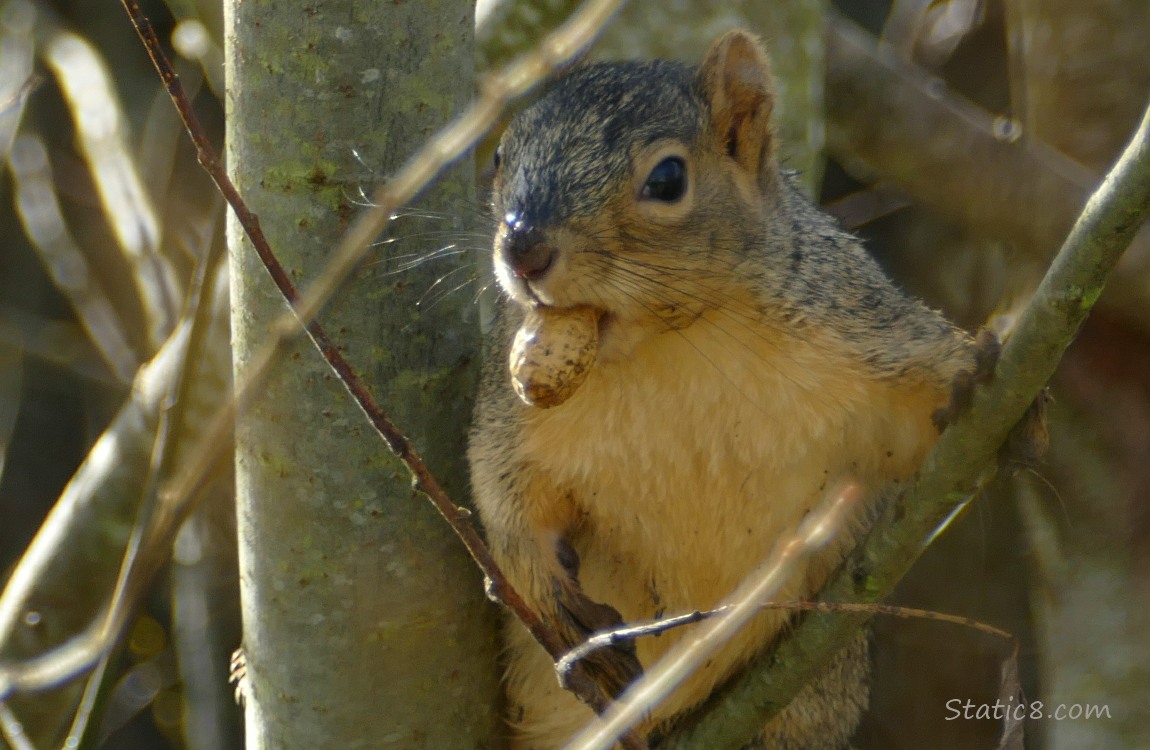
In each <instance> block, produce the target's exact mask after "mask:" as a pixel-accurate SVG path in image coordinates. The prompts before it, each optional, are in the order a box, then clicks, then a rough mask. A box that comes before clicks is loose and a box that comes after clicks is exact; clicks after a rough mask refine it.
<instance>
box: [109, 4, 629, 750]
mask: <svg viewBox="0 0 1150 750" xmlns="http://www.w3.org/2000/svg"><path fill="white" fill-rule="evenodd" d="M122 3H123V6H124V8H125V10H126V11H127V12H128V15H129V16H130V18H131V19H132V24H133V26H134V27H135V29H136V32H137V33H138V34H139V36H140V39H141V41H142V42H143V43H144V46H145V47H146V49H147V51H148V55H149V56H150V57H151V60H152V63H153V65H154V66H155V68H156V70H157V72H158V73H159V75H160V78H161V80H162V81H163V83H164V86H165V87H166V88H167V90H168V93H169V95H170V96H171V97H172V101H173V103H174V104H175V106H176V109H177V111H178V112H179V114H180V118H181V119H182V120H183V122H184V126H185V128H186V129H187V130H188V134H189V135H190V136H191V138H192V141H193V143H194V144H195V146H196V150H197V156H198V159H199V161H200V164H201V165H203V167H204V169H205V170H206V171H207V172H208V174H209V175H210V176H211V178H212V180H213V181H214V182H215V183H216V186H217V187H218V188H219V190H220V192H221V193H222V194H223V196H224V198H225V199H226V200H227V201H228V204H229V205H230V206H231V207H232V210H233V211H235V213H236V216H237V218H238V220H239V222H240V224H241V225H242V226H243V228H244V231H245V233H246V234H247V236H248V239H249V240H250V241H251V243H252V245H253V246H254V248H255V250H256V253H257V255H258V256H259V258H260V260H261V261H262V262H263V264H264V266H265V267H266V268H267V270H268V273H269V274H270V275H271V277H272V280H273V282H274V283H275V284H276V287H277V288H278V289H279V290H280V293H281V294H282V295H283V296H284V298H285V299H286V300H287V301H288V303H289V305H290V306H291V308H292V315H290V316H288V317H287V318H286V319H281V320H280V321H279V322H278V323H277V325H276V326H274V327H273V334H274V340H273V341H272V342H271V343H270V344H269V345H267V346H266V347H265V348H264V349H263V350H261V351H260V352H258V353H257V355H256V356H255V357H253V358H252V361H251V363H250V364H249V367H248V371H247V373H246V377H245V380H244V382H242V383H237V385H236V396H235V399H234V401H233V402H232V403H231V404H228V405H227V406H225V407H223V408H221V409H220V410H219V412H218V413H217V415H216V417H215V419H213V425H212V428H211V429H210V430H209V431H208V435H207V436H206V439H204V440H201V441H200V445H199V446H198V447H199V450H195V451H194V455H195V457H194V458H193V459H192V460H191V461H189V464H188V465H187V466H186V467H185V470H184V471H183V472H182V473H181V474H180V475H179V476H178V477H177V478H176V479H174V480H173V481H172V482H171V484H170V485H169V486H168V487H167V488H166V492H167V493H168V494H170V495H171V496H173V497H190V496H192V495H194V494H196V491H197V489H198V488H199V486H200V484H201V483H202V481H203V478H204V477H205V476H207V474H208V473H209V471H210V467H211V466H212V465H214V464H215V462H216V461H217V460H218V459H219V458H220V453H221V446H222V445H223V444H224V443H223V441H221V440H219V439H213V438H214V437H222V436H223V435H224V434H226V432H227V431H229V430H230V426H231V424H232V423H233V420H234V415H235V413H236V410H237V409H238V408H243V405H244V404H245V403H246V402H247V400H248V399H249V397H250V396H251V395H252V393H253V391H254V390H255V388H256V387H258V384H259V383H260V382H261V381H262V379H263V377H264V376H265V375H266V373H267V371H268V370H269V369H270V366H271V362H272V360H273V359H274V355H275V353H276V352H277V351H278V350H279V349H280V348H282V346H283V344H284V343H285V342H286V341H287V340H288V338H289V337H290V336H291V335H292V334H293V333H294V331H295V330H296V325H297V324H302V325H303V326H304V328H305V330H306V331H307V334H308V336H309V337H310V338H311V340H312V342H313V343H314V344H315V346H316V348H318V349H319V350H320V352H321V354H322V355H323V357H324V359H325V361H326V362H327V363H328V365H329V366H330V367H331V368H332V369H333V370H334V371H335V373H336V374H337V375H338V376H339V378H340V381H341V382H342V383H343V384H344V387H346V388H347V390H348V392H349V393H350V394H351V396H352V398H354V399H355V401H356V403H357V404H358V405H359V407H360V408H361V409H362V410H363V412H364V413H365V414H366V415H367V417H368V420H369V421H370V422H371V425H372V427H373V428H374V429H375V430H376V432H377V434H378V435H379V436H380V437H381V438H383V440H384V442H385V443H386V444H387V446H388V447H389V448H390V449H391V451H392V452H393V453H394V454H395V455H396V456H397V457H398V458H399V459H400V460H401V461H403V463H404V464H405V465H406V466H407V467H408V469H409V471H410V472H411V474H412V480H413V484H414V487H415V489H417V490H418V491H419V492H421V493H422V494H424V495H425V496H426V497H427V498H428V499H429V500H431V502H432V504H433V505H434V506H435V508H436V510H438V511H439V513H440V514H441V515H442V516H443V517H444V519H445V520H446V521H447V522H448V523H449V524H450V525H451V527H452V529H453V530H454V531H455V533H456V535H457V536H458V537H459V538H460V540H461V541H462V542H463V544H464V546H465V547H466V548H467V551H468V552H469V553H470V554H471V557H472V559H474V560H475V562H476V564H477V565H479V567H480V569H481V570H482V571H483V573H484V575H485V576H486V578H487V580H488V582H489V583H488V590H489V594H490V595H491V596H493V597H494V598H496V599H497V600H498V601H500V602H501V603H502V604H504V605H505V606H507V607H508V608H509V609H511V610H512V612H514V613H515V615H516V616H517V617H518V618H519V619H520V620H521V621H522V622H523V623H524V625H526V626H527V628H528V630H529V631H530V632H531V634H532V635H533V636H534V637H535V639H536V640H537V641H539V643H540V644H541V645H542V646H543V647H544V648H545V649H546V650H547V652H548V653H549V654H550V655H551V656H552V657H553V658H559V657H560V656H561V655H562V654H563V652H564V650H565V647H564V644H563V642H562V640H561V639H560V638H559V635H558V633H557V632H556V631H555V630H554V629H553V628H552V627H550V626H549V625H548V624H547V623H545V622H544V621H543V620H542V619H540V618H539V617H538V615H536V614H535V612H534V611H532V610H531V608H530V607H528V606H527V604H526V602H525V601H524V600H523V599H522V597H521V596H520V595H519V594H518V592H516V591H515V589H514V588H513V587H512V586H511V584H510V582H509V581H508V580H507V578H506V576H504V574H503V572H502V571H501V570H500V568H499V566H498V564H497V563H496V562H495V559H494V557H493V556H492V555H491V552H490V550H489V549H488V548H487V546H486V544H484V542H483V540H482V538H481V537H480V535H479V533H478V531H476V529H475V526H474V525H473V524H472V523H471V521H470V515H471V514H470V512H469V511H467V510H466V509H464V508H461V507H459V506H457V505H455V503H454V502H452V501H451V500H450V498H448V496H447V494H446V492H444V490H443V488H442V487H441V486H440V484H439V482H438V481H437V480H436V479H435V477H434V476H433V475H432V473H431V471H430V470H429V469H428V467H427V465H426V464H425V463H424V461H423V458H422V457H421V456H420V455H419V453H418V452H417V451H416V450H415V447H414V446H413V445H412V444H411V441H410V440H409V439H408V438H407V437H406V435H405V434H404V433H403V432H402V431H400V430H399V428H398V427H396V426H395V424H394V423H393V422H392V421H391V419H390V417H389V416H388V415H387V413H386V412H385V411H384V410H383V409H382V408H381V407H380V406H379V404H377V403H376V401H375V399H374V398H373V397H372V395H371V393H370V392H369V390H368V388H367V386H366V385H365V384H364V382H363V381H362V379H361V378H360V377H359V376H358V374H357V373H356V372H355V370H354V369H353V368H352V367H351V365H350V364H349V363H348V362H347V360H346V359H345V358H344V357H343V355H342V353H341V352H340V351H339V348H338V347H337V346H336V344H335V343H334V342H333V341H332V340H331V338H330V337H329V336H328V334H327V332H326V331H325V330H324V328H323V326H321V325H320V324H319V323H318V322H317V321H316V320H315V315H316V313H317V312H318V311H319V309H320V308H321V306H322V305H323V304H324V302H325V301H326V300H327V299H328V298H329V297H330V296H331V295H332V294H333V293H334V292H335V290H336V289H337V288H338V287H339V286H340V284H342V282H343V281H344V280H345V279H346V278H347V277H348V276H349V275H350V273H351V272H352V271H353V270H354V268H355V267H356V265H357V264H358V263H359V261H360V259H361V258H362V257H363V255H364V253H365V252H366V251H367V248H368V247H369V245H370V243H371V242H372V241H373V240H374V239H375V238H376V237H377V236H378V235H379V233H380V232H381V231H382V230H383V229H384V228H385V227H386V226H387V223H388V221H389V217H390V216H391V214H392V213H394V212H395V211H397V210H399V209H400V208H401V207H402V206H404V205H407V204H408V203H410V202H411V200H412V199H413V198H415V197H416V195H418V194H419V193H420V192H421V191H422V190H423V189H424V188H425V187H426V186H427V185H428V184H430V183H431V181H432V180H434V179H435V178H436V177H437V176H438V175H439V174H440V173H441V172H442V171H443V170H444V169H445V168H447V167H448V166H449V165H450V164H451V163H452V162H453V161H454V160H455V159H456V158H458V156H459V155H460V154H462V153H464V152H465V151H466V150H467V149H468V148H471V147H472V146H473V145H474V144H475V143H476V142H477V141H478V140H479V138H481V137H482V136H483V135H484V134H485V133H486V132H487V131H488V130H490V129H491V127H492V126H494V124H495V123H496V122H497V120H498V118H499V116H500V115H501V114H502V113H503V111H504V110H505V109H506V108H507V106H508V105H509V104H510V103H511V102H512V101H514V100H515V99H516V98H518V97H520V96H522V95H523V94H525V93H527V92H528V91H530V90H531V89H532V88H534V86H535V85H537V84H538V83H539V82H540V81H541V80H543V79H544V78H545V77H546V76H547V75H549V74H551V73H553V72H554V71H555V70H557V69H558V68H559V67H561V66H562V65H563V64H564V63H566V62H567V61H568V60H569V59H571V58H572V57H573V56H575V55H576V54H578V53H579V52H580V51H581V50H582V49H583V48H585V47H586V46H587V44H589V43H590V42H591V40H592V39H593V38H594V37H595V35H596V34H597V33H598V32H599V30H600V29H601V28H602V26H603V25H604V24H605V23H606V22H607V20H609V19H610V17H611V15H612V14H613V13H614V11H615V10H616V8H617V7H618V6H619V5H620V2H619V0H593V1H592V2H588V3H586V4H585V5H584V6H583V7H582V8H581V9H580V11H579V12H578V13H576V14H575V15H574V16H572V17H571V19H569V20H568V22H567V23H566V24H564V26H563V27H561V28H560V29H559V30H558V31H556V32H555V33H553V34H551V35H550V36H548V37H547V38H546V39H544V40H543V42H542V43H541V44H540V45H539V47H538V48H537V49H536V50H535V51H534V52H533V53H532V54H529V55H525V56H524V57H522V58H520V59H519V60H517V61H515V62H514V63H512V64H510V65H508V66H507V67H506V68H504V69H503V70H502V71H501V72H500V73H498V74H496V75H493V76H489V77H488V78H487V79H486V81H485V82H484V84H483V85H482V87H481V90H482V95H481V96H480V97H479V98H478V99H477V100H476V101H475V102H474V103H473V104H472V105H471V107H470V108H469V109H468V110H467V111H466V112H465V113H464V114H463V115H461V116H460V117H459V118H457V119H456V120H455V122H453V123H452V124H451V125H449V126H447V127H446V128H444V129H443V130H442V131H440V132H439V134H437V135H436V136H435V137H434V138H432V139H431V141H429V142H428V143H427V144H425V145H424V147H423V148H422V149H420V151H419V152H418V153H417V154H416V155H415V156H414V157H413V158H412V159H411V160H409V161H408V162H407V164H406V165H405V166H404V168H403V169H401V170H400V172H399V173H398V174H397V175H396V176H395V178H394V179H393V180H391V181H390V182H389V183H388V184H387V185H386V186H385V187H383V188H381V189H380V190H379V191H377V193H376V194H375V196H373V200H372V204H373V207H372V208H371V209H370V210H368V211H367V212H366V213H364V214H363V215H362V216H361V217H360V218H359V220H358V221H357V222H356V223H355V224H354V225H353V226H352V227H351V229H350V230H349V231H348V233H347V235H346V236H345V237H344V239H343V241H342V242H341V243H340V246H339V248H338V249H337V250H336V251H335V253H334V257H333V260H332V261H331V263H330V265H329V266H328V267H327V268H326V269H325V270H324V272H323V273H321V274H320V276H319V277H318V278H317V279H316V280H315V282H314V283H313V284H312V286H311V287H310V288H309V289H308V290H307V292H306V293H305V294H303V295H301V294H300V293H299V292H298V291H297V290H296V288H295V286H294V284H292V282H291V279H290V278H289V276H288V274H287V273H286V272H285V270H284V269H283V267H282V265H281V264H280V263H279V261H278V259H277V258H276V256H275V254H274V252H273V251H272V249H271V247H270V246H269V244H268V242H267V239H266V238H265V237H264V234H263V232H262V231H261V229H260V226H259V220H258V218H257V217H256V215H255V214H254V213H252V212H251V211H250V210H249V209H248V208H247V205H246V204H245V202H244V201H243V198H242V197H241V196H240V195H239V192H238V191H237V190H236V188H235V186H234V185H233V184H232V182H231V180H230V179H229V178H228V176H227V173H226V171H225V170H224V168H223V166H222V165H221V164H220V161H219V158H218V157H217V155H216V153H215V150H214V149H213V148H212V146H211V143H210V141H209V140H208V138H207V136H206V134H205V133H204V131H203V128H202V127H201V126H200V124H199V121H198V119H197V118H196V116H195V114H194V112H193V110H192V106H191V102H190V101H188V99H187V96H186V95H185V94H184V92H183V89H182V86H181V85H180V81H179V78H178V76H177V75H176V74H175V72H174V71H173V69H172V66H171V64H170V63H169V61H168V59H167V56H166V55H165V54H164V52H163V50H162V48H161V47H160V43H159V40H158V39H157V38H156V35H155V32H154V31H153V30H152V26H151V23H150V22H149V21H148V19H147V17H146V16H145V15H144V13H143V11H142V10H141V9H140V7H139V5H138V3H137V2H136V1H135V0H122ZM580 698H581V699H582V700H584V701H585V702H587V703H588V704H589V705H591V706H592V707H593V708H595V709H596V710H597V711H602V710H604V709H605V708H606V706H607V704H608V700H607V698H606V696H605V694H604V693H603V692H602V691H601V690H596V691H595V694H591V695H581V696H580ZM628 746H629V747H635V748H638V747H642V745H641V744H629V745H628Z"/></svg>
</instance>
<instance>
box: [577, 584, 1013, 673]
mask: <svg viewBox="0 0 1150 750" xmlns="http://www.w3.org/2000/svg"><path fill="white" fill-rule="evenodd" d="M733 608H734V605H733V604H725V605H723V606H721V607H715V608H714V609H707V610H698V609H696V610H695V611H694V612H686V613H684V614H681V615H674V616H672V617H664V618H661V619H659V620H647V621H646V622H636V623H629V624H627V625H621V626H620V627H617V628H612V629H610V630H601V631H599V632H598V633H596V634H595V635H593V636H591V637H590V638H588V639H587V640H586V641H584V642H583V643H580V644H579V645H578V646H576V647H575V648H573V649H571V650H570V651H568V652H567V653H566V654H564V655H563V658H562V659H560V660H559V661H558V663H557V664H556V665H555V669H556V670H557V671H558V672H559V673H560V674H563V673H564V671H566V670H568V669H570V668H571V666H572V665H574V664H575V663H576V662H580V661H583V660H584V659H586V658H587V657H589V656H591V655H592V654H593V653H595V652H596V651H600V650H602V649H605V648H611V647H612V646H618V645H619V644H621V643H630V642H631V641H634V640H637V639H639V638H650V637H652V636H658V635H662V634H663V633H667V632H669V631H671V630H677V629H678V628H682V627H686V626H687V625H696V624H698V623H700V622H703V621H705V620H711V619H714V618H715V617H722V616H726V615H728V614H730V613H731V610H732V609H733ZM758 608H759V611H760V612H765V611H768V610H785V611H787V612H830V613H833V612H850V613H853V614H862V615H867V616H871V615H887V616H890V617H901V618H907V619H921V620H930V621H931V622H944V623H947V624H950V625H960V626H962V627H964V628H971V629H973V630H977V631H978V632H980V633H986V634H987V635H992V636H994V637H996V638H1002V639H1003V640H1006V641H1010V642H1011V643H1016V642H1017V639H1016V638H1015V637H1014V636H1013V635H1012V634H1011V633H1009V632H1007V631H1005V630H1003V629H1001V628H996V627H994V626H993V625H988V624H987V623H985V622H979V621H978V620H975V619H974V618H972V617H963V616H962V615H949V614H946V613H945V612H934V611H931V610H929V609H919V608H917V607H902V606H896V605H893V604H870V603H865V604H864V603H860V602H814V601H805V600H802V599H796V600H793V601H788V602H763V603H762V604H760V605H759V607H758Z"/></svg>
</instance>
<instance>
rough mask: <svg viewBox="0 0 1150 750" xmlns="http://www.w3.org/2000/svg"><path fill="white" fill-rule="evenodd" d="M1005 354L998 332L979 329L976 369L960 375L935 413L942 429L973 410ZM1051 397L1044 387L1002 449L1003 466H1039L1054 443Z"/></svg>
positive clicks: (1000, 460) (976, 345)
mask: <svg viewBox="0 0 1150 750" xmlns="http://www.w3.org/2000/svg"><path fill="white" fill-rule="evenodd" d="M1001 353H1002V343H1001V342H1000V341H999V338H998V335H997V334H995V333H994V332H993V331H992V330H990V329H988V328H984V329H982V330H981V331H979V333H978V338H977V339H975V345H974V370H973V371H966V370H964V371H962V372H960V373H959V374H958V376H957V377H956V378H955V379H954V382H953V383H952V384H951V395H950V402H949V403H947V405H946V406H944V407H942V408H940V409H938V410H937V411H935V413H934V414H933V415H932V416H931V419H932V420H933V421H934V426H935V427H936V428H937V429H938V431H939V432H942V430H944V429H945V428H946V426H947V425H948V424H950V423H951V422H953V421H954V420H956V419H957V418H958V417H960V416H961V415H962V414H963V413H964V412H966V411H968V410H969V409H970V407H971V404H972V403H973V400H974V389H975V387H977V386H978V385H980V384H984V383H988V382H990V380H991V379H993V378H994V369H995V367H996V366H997V365H998V358H999V355H1001ZM1050 400H1051V396H1050V391H1049V389H1047V388H1043V389H1042V392H1041V393H1039V394H1038V397H1037V398H1035V399H1034V402H1033V403H1032V404H1031V405H1030V407H1029V408H1028V409H1027V410H1026V413H1025V414H1024V415H1023V416H1022V419H1020V420H1019V421H1018V424H1016V425H1015V426H1014V427H1013V428H1012V429H1011V431H1010V435H1009V436H1008V437H1007V439H1006V442H1005V443H1004V444H1003V446H1002V448H1001V449H1000V450H999V452H998V465H999V467H1001V468H1003V469H1009V470H1011V471H1015V470H1017V469H1020V468H1030V467H1033V466H1036V465H1037V464H1038V462H1039V461H1040V460H1041V459H1042V456H1043V455H1044V454H1045V453H1046V449H1047V447H1048V446H1049V443H1050V438H1049V435H1048V434H1047V431H1046V407H1047V404H1048V403H1049V402H1050Z"/></svg>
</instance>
